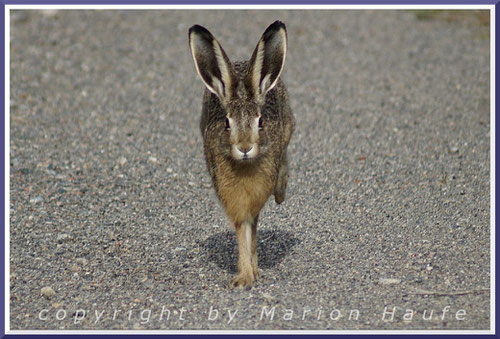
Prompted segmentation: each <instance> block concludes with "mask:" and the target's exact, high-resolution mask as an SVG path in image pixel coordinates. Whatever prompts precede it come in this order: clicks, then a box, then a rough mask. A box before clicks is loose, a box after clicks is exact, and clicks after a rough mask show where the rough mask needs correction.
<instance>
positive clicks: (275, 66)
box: [249, 21, 287, 100]
mask: <svg viewBox="0 0 500 339" xmlns="http://www.w3.org/2000/svg"><path fill="white" fill-rule="evenodd" d="M286 50H287V36H286V28H285V25H284V24H283V23H282V22H280V21H276V22H274V23H273V24H272V25H270V26H269V27H268V28H267V29H266V31H265V32H264V34H263V35H262V38H261V39H260V40H259V43H258V44H257V47H256V48H255V50H254V53H253V55H252V59H251V65H250V70H251V71H250V74H249V77H250V82H251V84H252V87H253V89H254V93H255V95H256V96H257V97H258V98H257V99H259V100H262V99H263V98H265V96H266V94H267V92H269V91H270V90H271V89H273V88H274V86H276V84H277V82H278V79H279V77H280V75H281V72H282V71H283V67H284V65H285V58H286Z"/></svg>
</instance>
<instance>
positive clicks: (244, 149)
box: [238, 146, 253, 154]
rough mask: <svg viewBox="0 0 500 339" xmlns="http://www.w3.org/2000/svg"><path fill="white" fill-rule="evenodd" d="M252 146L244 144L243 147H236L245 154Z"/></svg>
mask: <svg viewBox="0 0 500 339" xmlns="http://www.w3.org/2000/svg"><path fill="white" fill-rule="evenodd" d="M252 148H253V146H244V147H238V151H240V152H241V153H243V154H247V153H248V152H250V151H251V150H252Z"/></svg>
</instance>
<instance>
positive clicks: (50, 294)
mask: <svg viewBox="0 0 500 339" xmlns="http://www.w3.org/2000/svg"><path fill="white" fill-rule="evenodd" d="M41 294H42V295H43V296H44V297H46V298H48V299H50V298H52V297H53V296H55V295H56V291H54V289H52V287H50V286H45V287H43V288H42V290H41Z"/></svg>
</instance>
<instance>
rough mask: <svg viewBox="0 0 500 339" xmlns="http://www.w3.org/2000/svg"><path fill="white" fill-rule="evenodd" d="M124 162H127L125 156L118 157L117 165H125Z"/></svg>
mask: <svg viewBox="0 0 500 339" xmlns="http://www.w3.org/2000/svg"><path fill="white" fill-rule="evenodd" d="M126 163H127V158H125V157H123V156H122V157H120V158H118V165H120V166H123V165H125V164H126Z"/></svg>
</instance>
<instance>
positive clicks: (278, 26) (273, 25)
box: [266, 20, 286, 31]
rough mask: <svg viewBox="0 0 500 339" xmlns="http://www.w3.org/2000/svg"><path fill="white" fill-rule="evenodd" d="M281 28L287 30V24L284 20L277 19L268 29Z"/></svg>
mask: <svg viewBox="0 0 500 339" xmlns="http://www.w3.org/2000/svg"><path fill="white" fill-rule="evenodd" d="M279 29H284V30H285V31H286V26H285V24H284V23H283V22H282V21H280V20H276V21H275V22H273V23H272V24H271V25H269V27H268V28H267V29H266V31H277V30H279Z"/></svg>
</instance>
